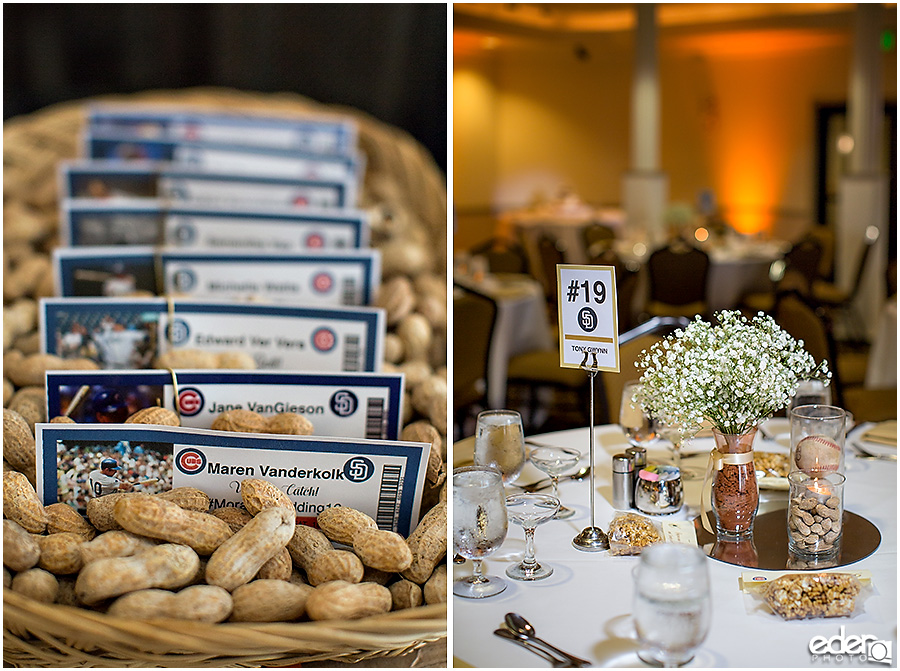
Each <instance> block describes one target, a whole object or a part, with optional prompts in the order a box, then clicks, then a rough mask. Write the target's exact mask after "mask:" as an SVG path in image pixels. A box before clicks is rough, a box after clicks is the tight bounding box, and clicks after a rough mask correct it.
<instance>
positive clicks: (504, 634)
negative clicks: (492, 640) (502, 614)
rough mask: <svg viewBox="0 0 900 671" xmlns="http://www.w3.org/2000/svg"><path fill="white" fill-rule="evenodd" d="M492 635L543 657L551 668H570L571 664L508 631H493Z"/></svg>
mask: <svg viewBox="0 0 900 671" xmlns="http://www.w3.org/2000/svg"><path fill="white" fill-rule="evenodd" d="M494 635H495V636H499V637H500V638H505V639H506V640H507V641H511V642H512V643H515V644H516V645H519V646H522V647H523V648H525V649H526V650H528V651H530V652H533V653H534V654H535V655H538V656H539V657H543V658H544V659H546V660H547V661H548V662H550V664H551V666H553V667H554V668H572V663H571V662H569V661H564V660H562V659H558V658H556V657H554V656H553V655H551V654H550V653H549V652H547V651H545V650H543V649H542V648H540V647H538V646H537V645H535V644H534V643H532V642H531V641H529V640H527V639H522V638H519V636H517V635H516V634H514V633H512V632H511V631H510V630H509V629H503V628H500V629H495V630H494Z"/></svg>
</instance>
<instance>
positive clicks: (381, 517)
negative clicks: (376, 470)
mask: <svg viewBox="0 0 900 671" xmlns="http://www.w3.org/2000/svg"><path fill="white" fill-rule="evenodd" d="M401 470H402V469H401V468H400V467H399V466H392V465H388V464H386V465H385V467H384V470H383V471H382V472H381V488H380V489H379V491H378V508H377V513H376V515H375V523H376V524H377V525H378V528H379V529H394V528H396V522H397V516H398V514H399V508H398V505H397V502H398V501H399V499H400V475H401Z"/></svg>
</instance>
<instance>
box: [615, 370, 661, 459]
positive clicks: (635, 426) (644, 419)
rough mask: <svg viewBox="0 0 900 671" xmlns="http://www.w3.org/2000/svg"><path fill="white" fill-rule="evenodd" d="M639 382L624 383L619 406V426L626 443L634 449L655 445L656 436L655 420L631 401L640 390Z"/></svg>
mask: <svg viewBox="0 0 900 671" xmlns="http://www.w3.org/2000/svg"><path fill="white" fill-rule="evenodd" d="M640 384H641V383H640V382H637V381H632V382H626V383H625V386H624V387H623V388H622V404H621V405H620V406H619V425H620V426H621V427H622V430H623V431H624V432H625V437H626V438H628V442H629V443H631V444H632V445H633V446H634V447H647V446H648V445H651V444H653V443H655V442H656V441H657V440H658V438H659V436H658V435H657V432H656V431H657V426H656V420H655V419H654V418H653V417H651V416H650V413H648V412H647V411H646V410H644V409H643V408H642V407H641V404H640V403H638V402H637V401H633V400H631V399H632V398H633V397H634V395H635V392H636V391H638V389H640Z"/></svg>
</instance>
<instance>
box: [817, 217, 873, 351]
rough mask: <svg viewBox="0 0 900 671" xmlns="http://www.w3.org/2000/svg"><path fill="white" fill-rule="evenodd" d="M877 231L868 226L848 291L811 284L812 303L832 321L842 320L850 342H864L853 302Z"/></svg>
mask: <svg viewBox="0 0 900 671" xmlns="http://www.w3.org/2000/svg"><path fill="white" fill-rule="evenodd" d="M878 238H879V231H878V228H877V227H875V226H869V228H868V229H867V230H866V237H865V242H864V245H863V249H862V252H861V253H860V256H859V263H858V264H857V266H856V275H855V278H854V281H853V286H852V287H851V289H850V291H849V292H848V291H843V290H842V289H841V288H840V287H838V286H837V285H835V284H832V283H830V282H826V281H824V280H815V281H813V282H812V283H811V287H812V289H811V297H812V300H813V302H814V303H815V304H816V305H818V306H820V307H822V308H824V309H825V310H827V311H828V312H829V313H830V314H831V316H832V319H836V318H837V317H841V318H843V319H844V325H845V326H846V327H847V333H848V334H850V338H848V340H850V341H851V342H859V343H861V342H864V341H865V340H866V336H865V333H863V332H861V331H860V324H861V323H862V320H861V319H860V317H859V314H858V313H857V312H856V309H855V307H854V301H855V300H856V298H857V296H859V290H860V288H861V287H862V280H863V276H864V275H865V272H866V264H867V262H868V260H869V257H870V256H871V251H872V248H873V247H874V246H875V243H876V242H878Z"/></svg>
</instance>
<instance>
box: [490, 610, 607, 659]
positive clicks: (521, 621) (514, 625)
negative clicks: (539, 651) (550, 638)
mask: <svg viewBox="0 0 900 671" xmlns="http://www.w3.org/2000/svg"><path fill="white" fill-rule="evenodd" d="M504 621H505V622H506V626H507V627H509V630H510V631H512V633H514V634H516V635H517V636H518V637H519V638H521V639H523V640H524V639H528V640H530V641H532V642H534V643H538V644H540V645H542V646H543V647H544V649H545V650H548V651H549V652H552V653H556V654H557V655H562V656H563V657H564V658H565V659H567V660H569V661H570V662H571V663H572V664H573V665H574V666H577V667H582V666H590V665H591V663H590V662H589V661H588V660H586V659H581V657H576V656H575V655H570V654H569V653H568V652H565V651H563V650H560V649H559V648H557V647H556V646H553V645H550V644H549V643H547V641H545V640H543V639H541V638H538V636H537V634H536V633H535V631H534V627H532V626H531V623H530V622H529V621H528V620H526V619H525V618H524V617H522V616H521V615H519V614H518V613H507V614H506V617H505V618H504Z"/></svg>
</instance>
